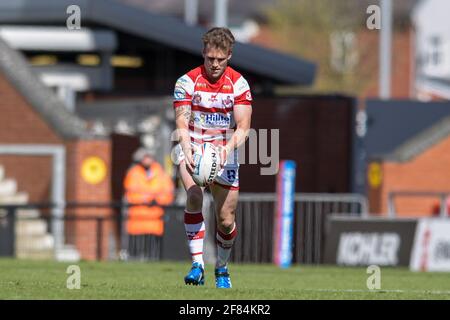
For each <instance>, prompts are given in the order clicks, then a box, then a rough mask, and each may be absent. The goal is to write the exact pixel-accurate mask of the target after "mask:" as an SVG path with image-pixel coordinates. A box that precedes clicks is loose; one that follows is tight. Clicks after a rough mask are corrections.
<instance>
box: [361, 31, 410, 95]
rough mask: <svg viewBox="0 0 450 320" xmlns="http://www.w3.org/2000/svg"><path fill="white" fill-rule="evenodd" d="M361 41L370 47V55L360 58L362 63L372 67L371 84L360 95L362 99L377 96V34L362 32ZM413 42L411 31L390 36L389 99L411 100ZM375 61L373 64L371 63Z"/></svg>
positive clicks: (398, 32) (397, 32)
mask: <svg viewBox="0 0 450 320" xmlns="http://www.w3.org/2000/svg"><path fill="white" fill-rule="evenodd" d="M359 38H360V39H361V41H365V42H367V43H369V44H370V47H372V48H373V49H372V51H371V52H370V53H371V54H369V55H367V56H366V57H361V59H362V60H363V61H364V62H363V63H370V64H372V65H373V66H374V70H373V75H374V77H373V80H372V81H373V83H372V84H371V85H369V87H368V88H367V89H366V90H365V91H364V92H362V93H361V96H362V97H369V98H370V97H378V96H379V86H378V80H379V54H378V51H379V32H375V31H373V30H364V31H362V32H361V34H360V37H359ZM413 41H414V33H413V30H412V29H406V30H401V31H396V32H394V33H393V34H392V52H393V54H392V61H391V62H392V66H391V97H392V98H393V99H402V98H403V99H405V98H412V95H411V94H412V92H411V91H412V89H411V88H412V87H413V86H414V79H413V78H412V77H413V74H414V69H415V66H414V59H415V57H414V52H412V51H411V46H412V45H413ZM374 60H375V63H373V62H374Z"/></svg>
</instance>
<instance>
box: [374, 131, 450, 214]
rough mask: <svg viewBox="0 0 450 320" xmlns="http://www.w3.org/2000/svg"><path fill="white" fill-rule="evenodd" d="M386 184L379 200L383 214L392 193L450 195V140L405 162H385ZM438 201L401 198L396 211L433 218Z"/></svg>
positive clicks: (448, 138)
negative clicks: (442, 193)
mask: <svg viewBox="0 0 450 320" xmlns="http://www.w3.org/2000/svg"><path fill="white" fill-rule="evenodd" d="M382 171H383V182H382V185H381V187H380V188H381V189H380V190H379V196H380V198H378V199H376V198H373V204H372V203H371V205H376V202H377V201H379V203H380V204H379V207H380V208H381V210H382V212H383V213H386V212H387V205H388V201H387V197H388V193H389V192H391V191H434V192H450V137H447V138H446V139H444V140H442V141H441V142H439V143H437V144H435V145H434V146H432V147H430V148H429V149H428V150H426V151H425V152H423V153H422V154H420V155H418V156H417V157H415V158H413V159H411V160H410V161H408V162H405V163H398V162H384V163H382ZM438 203H439V199H438V198H422V197H415V198H409V197H408V198H403V197H402V198H399V200H398V201H396V208H397V212H398V214H399V216H427V215H431V213H432V211H433V208H434V206H436V205H437V204H438Z"/></svg>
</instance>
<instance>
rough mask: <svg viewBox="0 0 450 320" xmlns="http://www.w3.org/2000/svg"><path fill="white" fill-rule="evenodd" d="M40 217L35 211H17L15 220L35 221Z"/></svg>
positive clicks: (37, 211)
mask: <svg viewBox="0 0 450 320" xmlns="http://www.w3.org/2000/svg"><path fill="white" fill-rule="evenodd" d="M40 216H41V213H40V212H39V210H37V209H18V210H17V211H16V218H17V219H36V218H39V217H40Z"/></svg>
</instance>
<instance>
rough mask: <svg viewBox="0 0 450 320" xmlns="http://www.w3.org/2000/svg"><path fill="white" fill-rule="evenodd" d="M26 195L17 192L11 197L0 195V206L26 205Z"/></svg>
mask: <svg viewBox="0 0 450 320" xmlns="http://www.w3.org/2000/svg"><path fill="white" fill-rule="evenodd" d="M27 202H28V193H26V192H17V193H15V194H13V195H9V196H5V195H0V204H27Z"/></svg>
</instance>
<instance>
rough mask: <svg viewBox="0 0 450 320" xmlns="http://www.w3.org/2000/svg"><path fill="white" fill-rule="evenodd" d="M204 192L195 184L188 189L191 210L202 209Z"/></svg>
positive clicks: (188, 202) (188, 201)
mask: <svg viewBox="0 0 450 320" xmlns="http://www.w3.org/2000/svg"><path fill="white" fill-rule="evenodd" d="M202 204H203V193H202V189H200V187H199V186H193V187H191V188H190V189H189V190H188V191H187V206H188V209H190V210H195V211H197V210H201V209H202Z"/></svg>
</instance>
